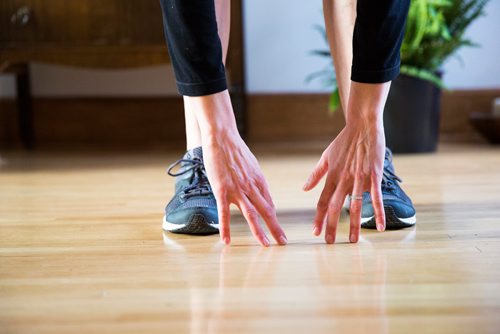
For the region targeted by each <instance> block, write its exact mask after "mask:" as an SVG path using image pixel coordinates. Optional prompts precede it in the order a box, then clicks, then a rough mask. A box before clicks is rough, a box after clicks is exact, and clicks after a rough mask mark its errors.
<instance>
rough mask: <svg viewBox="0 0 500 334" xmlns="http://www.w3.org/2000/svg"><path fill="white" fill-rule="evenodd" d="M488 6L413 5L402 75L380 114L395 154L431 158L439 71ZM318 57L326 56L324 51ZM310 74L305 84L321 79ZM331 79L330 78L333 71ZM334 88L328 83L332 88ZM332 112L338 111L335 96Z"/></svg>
mask: <svg viewBox="0 0 500 334" xmlns="http://www.w3.org/2000/svg"><path fill="white" fill-rule="evenodd" d="M487 2H488V0H412V1H411V4H410V10H409V13H408V20H407V23H406V30H405V36H404V39H403V44H402V46H401V74H400V75H399V77H398V78H396V79H395V80H394V81H393V82H392V86H391V91H390V93H389V97H388V99H387V103H386V108H385V111H384V124H385V132H386V141H387V146H388V147H390V148H391V149H392V150H393V151H394V152H399V153H402V152H406V153H409V152H433V151H435V150H436V148H437V141H438V134H439V118H440V105H441V103H440V101H441V90H442V89H443V88H444V85H443V83H442V81H441V75H442V71H441V68H442V65H443V63H444V62H445V61H446V60H447V59H448V58H449V57H450V56H452V55H453V54H454V53H455V52H456V51H457V50H458V49H459V48H461V47H462V46H475V44H474V43H473V42H472V41H470V40H469V39H467V38H465V36H464V33H465V31H466V29H467V28H468V27H469V25H470V24H471V23H472V22H473V21H474V20H476V19H477V18H478V17H480V16H482V15H483V14H484V7H485V5H486V3H487ZM313 53H314V54H316V55H322V56H325V55H328V56H329V55H330V54H329V52H325V51H324V50H317V51H313ZM325 74H326V72H325V71H321V72H318V73H313V74H312V75H311V76H310V77H309V79H312V78H315V77H317V76H319V75H325ZM329 77H330V78H332V77H333V78H334V76H332V75H331V69H330V72H329ZM330 84H332V82H330ZM333 86H334V91H333V93H332V96H331V98H330V110H335V109H336V108H337V107H338V106H339V99H338V91H337V89H336V83H335V80H333Z"/></svg>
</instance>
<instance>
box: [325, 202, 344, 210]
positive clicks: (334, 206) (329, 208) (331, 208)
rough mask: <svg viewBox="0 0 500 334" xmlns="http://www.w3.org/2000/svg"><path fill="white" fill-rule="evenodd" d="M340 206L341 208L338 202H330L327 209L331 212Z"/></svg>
mask: <svg viewBox="0 0 500 334" xmlns="http://www.w3.org/2000/svg"><path fill="white" fill-rule="evenodd" d="M341 208H342V206H341V205H340V204H338V203H337V202H332V203H330V204H328V211H331V212H337V211H340V209H341Z"/></svg>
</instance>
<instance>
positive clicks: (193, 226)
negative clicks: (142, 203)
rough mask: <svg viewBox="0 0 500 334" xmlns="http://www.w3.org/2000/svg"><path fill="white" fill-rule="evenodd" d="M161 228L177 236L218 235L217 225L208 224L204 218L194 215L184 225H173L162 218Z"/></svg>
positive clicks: (164, 217)
mask: <svg viewBox="0 0 500 334" xmlns="http://www.w3.org/2000/svg"><path fill="white" fill-rule="evenodd" d="M162 228H163V229H164V230H165V231H168V232H171V233H179V234H194V235H208V234H217V233H219V224H216V223H214V222H208V221H207V219H206V218H205V216H203V215H200V214H194V215H192V216H191V218H189V221H188V222H187V223H186V224H174V223H171V222H169V221H167V216H163V224H162Z"/></svg>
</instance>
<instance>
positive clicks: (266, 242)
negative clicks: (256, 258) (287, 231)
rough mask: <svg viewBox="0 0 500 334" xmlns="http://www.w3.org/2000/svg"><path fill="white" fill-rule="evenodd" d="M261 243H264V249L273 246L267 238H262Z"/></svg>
mask: <svg viewBox="0 0 500 334" xmlns="http://www.w3.org/2000/svg"><path fill="white" fill-rule="evenodd" d="M261 243H262V246H264V247H269V246H270V245H271V242H270V241H269V239H268V238H267V237H264V238H262V240H261Z"/></svg>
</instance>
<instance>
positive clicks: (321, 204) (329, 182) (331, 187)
mask: <svg viewBox="0 0 500 334" xmlns="http://www.w3.org/2000/svg"><path fill="white" fill-rule="evenodd" d="M334 191H335V183H334V182H333V177H331V176H330V175H328V176H327V177H326V183H325V187H324V188H323V191H322V192H321V195H320V196H319V200H318V204H317V205H316V215H315V217H314V223H313V234H314V235H315V236H319V235H320V234H321V231H322V230H323V222H324V221H325V216H326V213H327V212H328V205H329V203H330V199H331V197H332V195H333V192H334Z"/></svg>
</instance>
